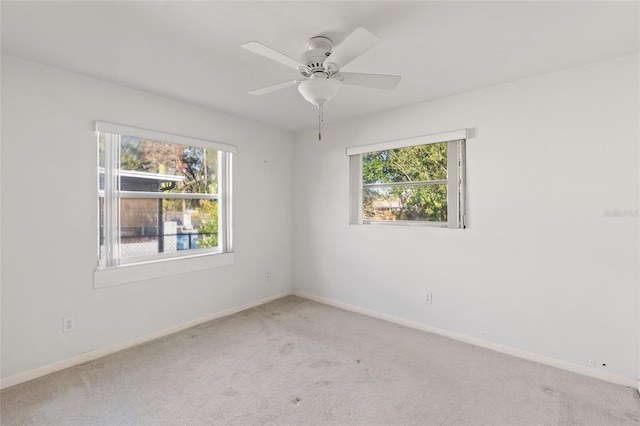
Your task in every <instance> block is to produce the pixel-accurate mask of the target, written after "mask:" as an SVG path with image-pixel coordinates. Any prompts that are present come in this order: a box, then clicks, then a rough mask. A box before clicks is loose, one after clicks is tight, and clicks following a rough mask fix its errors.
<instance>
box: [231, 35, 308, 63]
mask: <svg viewBox="0 0 640 426" xmlns="http://www.w3.org/2000/svg"><path fill="white" fill-rule="evenodd" d="M240 47H242V48H243V49H247V50H248V51H250V52H253V53H257V54H258V55H261V56H264V57H265V58H269V59H271V60H272V61H276V62H280V63H281V64H284V65H286V66H288V67H291V68H295V69H298V67H299V66H301V64H300V63H299V62H298V61H296V60H295V59H293V58H290V57H289V56H287V55H285V54H284V53H280V52H278V51H277V50H274V49H272V48H270V47H269V46H265V45H264V44H262V43H259V42H257V41H250V42H249V43H245V44H243V45H241V46H240Z"/></svg>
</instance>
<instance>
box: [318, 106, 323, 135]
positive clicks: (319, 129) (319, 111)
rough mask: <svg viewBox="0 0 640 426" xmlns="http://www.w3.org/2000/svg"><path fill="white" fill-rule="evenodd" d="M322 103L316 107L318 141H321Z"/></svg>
mask: <svg viewBox="0 0 640 426" xmlns="http://www.w3.org/2000/svg"><path fill="white" fill-rule="evenodd" d="M323 106H324V103H321V104H319V105H318V140H319V141H321V140H322V122H323V121H324V111H323V109H324V108H323Z"/></svg>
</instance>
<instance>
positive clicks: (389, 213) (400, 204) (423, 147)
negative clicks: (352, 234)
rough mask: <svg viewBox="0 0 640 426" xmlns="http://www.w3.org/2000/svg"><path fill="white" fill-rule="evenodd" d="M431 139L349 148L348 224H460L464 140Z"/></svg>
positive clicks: (456, 226) (462, 205) (451, 225)
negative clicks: (349, 212) (349, 213)
mask: <svg viewBox="0 0 640 426" xmlns="http://www.w3.org/2000/svg"><path fill="white" fill-rule="evenodd" d="M454 136H455V135H454ZM441 137H442V138H445V136H441ZM423 139H424V140H427V141H428V143H419V142H420V141H422V140H423ZM433 139H434V138H429V137H421V138H414V139H410V140H407V141H404V142H403V141H393V142H388V143H382V144H378V145H369V146H366V147H355V148H350V149H348V150H347V153H348V155H350V157H351V223H352V224H385V223H386V224H418V225H420V224H422V225H431V226H442V227H449V228H463V227H464V219H465V217H464V202H465V199H464V195H465V194H464V166H465V164H464V162H465V155H464V149H465V140H464V139H456V140H447V139H446V138H445V139H439V140H438V137H437V136H436V137H435V140H436V141H435V142H433V141H432V140H433ZM405 143H406V146H403V144H405ZM376 148H378V149H376ZM380 148H382V149H380Z"/></svg>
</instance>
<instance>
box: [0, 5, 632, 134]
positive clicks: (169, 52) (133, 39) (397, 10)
mask: <svg viewBox="0 0 640 426" xmlns="http://www.w3.org/2000/svg"><path fill="white" fill-rule="evenodd" d="M639 5H640V3H638V2H637V1H631V2H611V1H603V2H582V1H573V2H540V1H533V2H484V1H472V2H430V1H412V2H398V1H392V2H380V1H352V2H341V1H328V2H303V1H294V2H274V1H258V2H243V1H227V2H221V1H208V2H206V1H205V2H202V1H200V2H195V1H194V2H191V1H176V2H155V1H153V2H147V1H142V2H91V1H83V2H26V1H19V2H11V1H2V3H1V6H0V7H1V13H2V21H1V25H2V27H1V35H2V53H3V54H7V55H12V56H16V57H20V58H24V59H27V60H31V61H34V62H39V63H42V64H46V65H50V66H54V67H58V68H62V69H65V70H69V71H72V72H75V73H79V74H84V75H87V76H91V77H95V78H97V79H101V80H105V81H109V82H113V83H116V84H119V85H123V86H127V87H131V88H136V89H140V90H144V91H147V92H151V93H154V94H158V95H161V96H164V97H167V98H172V99H177V100H180V101H184V102H188V103H190V104H194V105H199V106H202V107H206V108H210V109H213V110H217V111H222V112H226V113H229V114H233V115H235V116H239V117H243V118H247V119H249V120H252V121H255V122H260V123H265V124H268V125H271V126H274V127H278V128H282V129H286V130H299V129H303V128H307V127H313V126H315V125H316V123H317V111H316V108H315V107H314V106H312V105H311V104H309V103H307V102H306V101H304V100H303V99H302V97H301V95H300V94H299V93H298V92H297V90H296V88H295V87H290V88H288V89H285V90H283V91H280V92H276V93H272V94H268V95H264V96H252V95H249V94H248V93H247V92H248V91H249V90H252V89H256V88H260V87H262V86H267V85H270V84H275V83H280V82H283V81H287V80H293V79H296V78H297V77H298V76H299V74H298V73H297V72H296V70H294V69H290V68H287V67H286V66H284V65H281V64H278V63H276V62H272V61H270V60H268V59H266V58H262V57H260V56H257V55H255V54H253V53H251V52H248V51H246V50H244V49H241V48H240V45H241V44H243V43H246V42H248V41H260V42H262V43H265V44H267V45H269V46H271V47H273V48H275V49H277V50H279V51H281V52H283V53H285V54H287V55H289V56H292V57H294V58H298V57H299V55H300V54H301V53H302V52H303V51H304V49H305V45H306V41H307V40H308V39H309V38H310V37H312V36H316V35H323V36H328V37H329V38H331V39H332V40H333V41H334V43H335V44H339V43H340V42H341V41H342V40H343V39H344V38H345V37H346V36H347V35H348V34H349V33H350V32H351V31H352V30H353V29H354V28H355V27H358V26H361V27H365V28H367V29H368V30H370V31H371V32H373V33H374V34H376V35H377V36H378V37H380V38H381V39H382V41H381V43H380V44H379V45H378V46H376V47H374V48H373V49H371V50H370V51H368V52H367V53H365V54H364V55H363V56H361V57H360V58H358V59H356V60H354V61H353V62H352V63H350V64H349V65H347V66H346V67H344V69H343V70H344V71H350V72H369V73H375V74H396V75H401V76H402V81H401V82H400V84H399V86H398V88H397V89H396V90H395V91H393V92H388V91H382V90H375V89H368V88H362V87H354V86H343V87H342V88H341V89H340V92H339V93H338V95H337V97H336V99H335V100H333V101H332V102H331V103H329V104H327V106H326V107H325V122H327V123H330V122H335V121H339V120H343V119H347V118H353V117H357V116H362V115H367V114H371V113H374V112H379V111H384V110H389V109H393V108H397V107H401V106H405V105H410V104H415V103H418V102H422V101H426V100H431V99H436V98H441V97H444V96H448V95H452V94H456V93H461V92H465V91H469V90H474V89H478V88H482V87H487V86H491V85H495V84H500V83H504V82H508V81H513V80H517V79H521V78H526V77H529V76H533V75H537V74H541V73H547V72H551V71H555V70H560V69H564V68H568V67H573V66H577V65H582V64H587V63H590V62H596V61H600V60H604V59H608V58H614V57H617V56H622V55H627V54H631V53H635V52H638V50H639V49H638V46H639V38H640V37H639V36H640V33H639V15H640V8H639Z"/></svg>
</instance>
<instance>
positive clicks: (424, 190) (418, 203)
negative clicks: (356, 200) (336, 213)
mask: <svg viewBox="0 0 640 426" xmlns="http://www.w3.org/2000/svg"><path fill="white" fill-rule="evenodd" d="M362 219H363V220H415V221H432V222H446V221H447V185H446V184H442V185H425V186H395V187H383V188H363V190H362Z"/></svg>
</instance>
